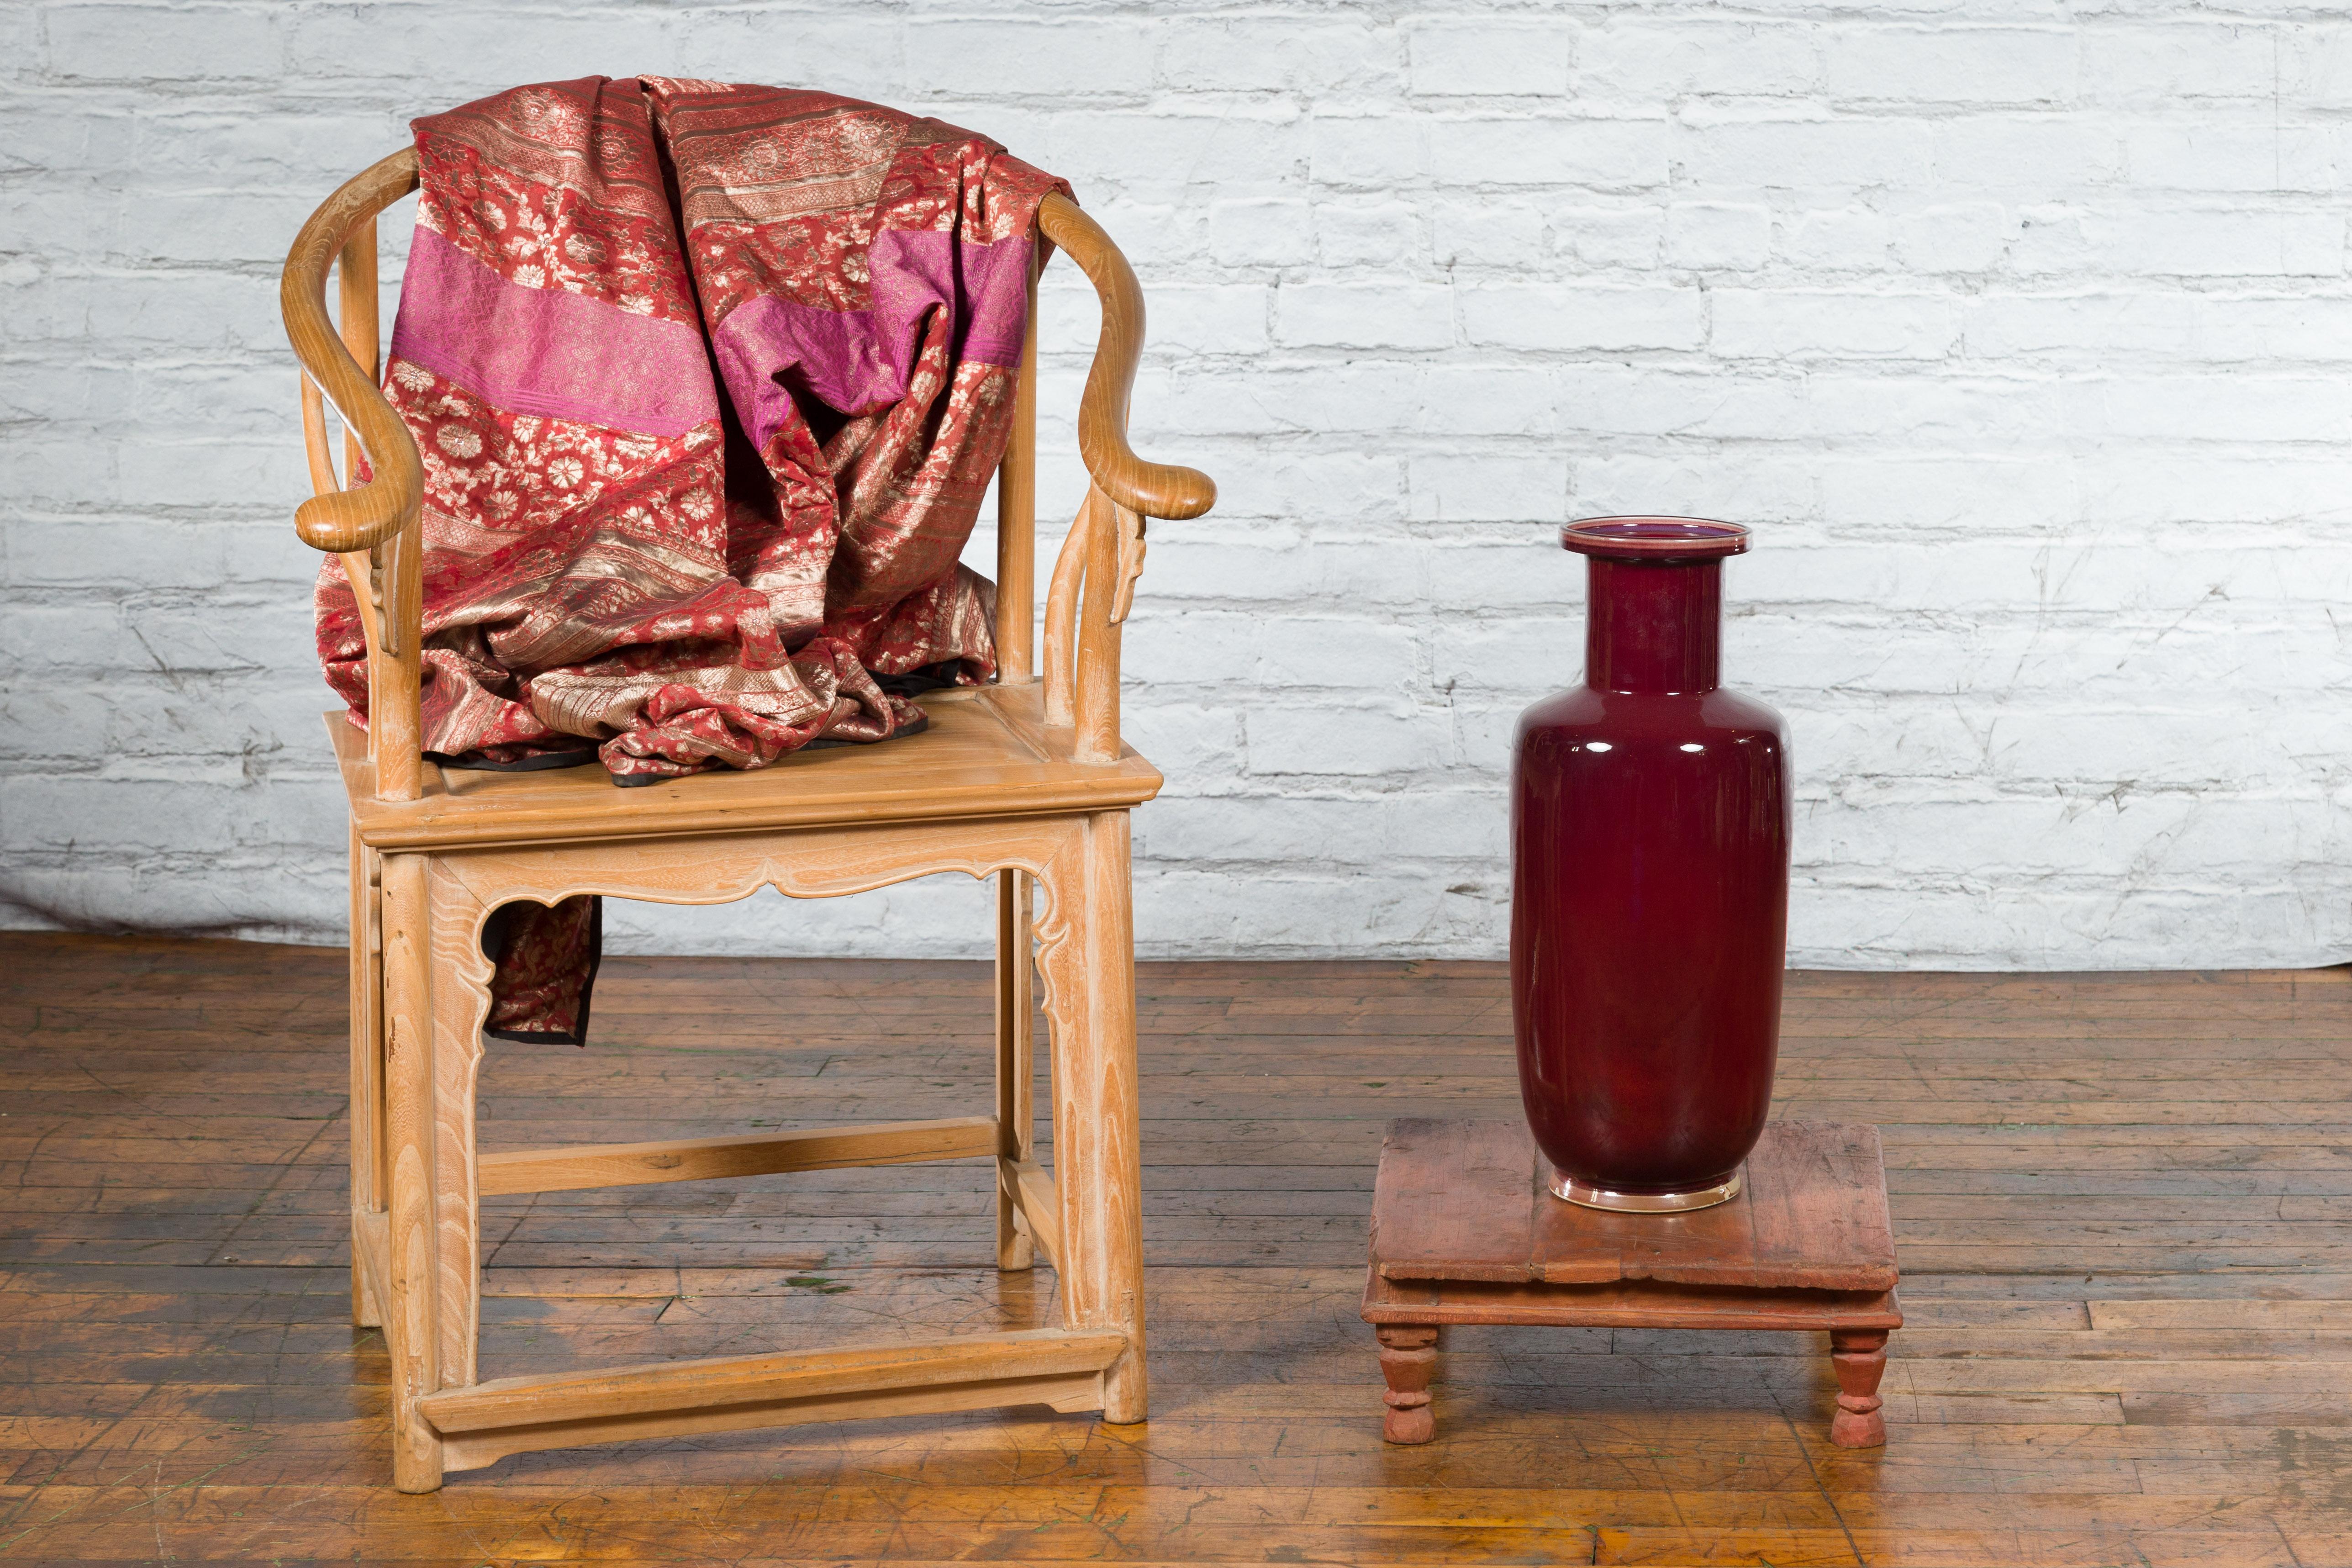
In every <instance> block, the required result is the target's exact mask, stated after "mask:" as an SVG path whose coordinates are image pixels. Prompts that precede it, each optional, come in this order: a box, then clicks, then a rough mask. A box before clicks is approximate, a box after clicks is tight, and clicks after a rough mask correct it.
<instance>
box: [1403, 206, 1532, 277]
mask: <svg viewBox="0 0 2352 1568" xmlns="http://www.w3.org/2000/svg"><path fill="white" fill-rule="evenodd" d="M1430 231H1431V236H1432V239H1431V255H1432V256H1433V258H1435V260H1436V261H1437V264H1438V265H1439V266H1441V267H1454V268H1472V269H1476V270H1482V271H1483V270H1485V269H1487V268H1503V269H1507V268H1520V267H1532V266H1534V265H1535V264H1537V263H1538V262H1539V261H1541V260H1542V259H1543V258H1544V216H1543V213H1542V211H1541V210H1540V209H1539V208H1537V207H1535V206H1532V205H1528V204H1527V203H1524V202H1517V201H1512V200H1509V199H1507V198H1504V197H1476V198H1473V199H1469V200H1453V201H1443V202H1440V203H1439V204H1438V205H1437V210H1436V213H1435V216H1433V218H1432V220H1431V223H1430Z"/></svg>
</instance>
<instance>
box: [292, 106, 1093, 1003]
mask: <svg viewBox="0 0 2352 1568" xmlns="http://www.w3.org/2000/svg"><path fill="white" fill-rule="evenodd" d="M415 133H416V146H417V153H418V162H419V167H420V174H421V178H422V190H421V192H420V195H419V197H418V202H417V215H416V229H415V240H414V242H413V245H412V247H411V251H410V256H409V261H408V268H407V272H406V274H405V276H404V279H403V280H402V286H401V300H400V312H399V316H398V319H397V321H395V323H394V329H393V335H392V342H391V348H390V353H389V355H388V358H387V363H386V370H385V379H384V385H385V390H386V393H387V395H389V396H390V398H391V400H392V403H393V405H394V407H395V408H396V409H398V410H399V412H400V414H401V416H402V417H403V418H404V419H405V420H406V421H407V423H408V426H409V428H410V429H411V430H412V431H413V432H414V433H415V437H416V441H417V446H418V447H419V449H420V450H421V451H422V453H423V455H424V460H425V514H424V530H425V649H424V658H425V687H424V694H423V695H424V721H425V747H426V750H427V751H428V752H431V753H432V754H434V755H435V756H436V758H439V759H443V760H445V761H446V762H448V763H454V764H456V765H461V766H462V765H488V766H507V767H513V766H533V765H537V766H547V765H551V764H554V763H562V762H565V761H571V760H579V761H583V762H584V761H586V760H588V754H589V753H590V752H593V755H594V758H595V759H596V760H597V761H600V762H601V763H603V764H604V768H605V769H606V771H607V772H608V773H610V774H611V775H612V777H613V780H614V783H615V784H632V783H650V782H653V781H654V780H656V779H659V778H663V777H670V776H675V775H677V774H681V773H696V772H699V771H701V770H703V769H706V768H710V767H719V766H724V767H736V768H752V767H759V766H761V765H763V764H765V763H772V762H773V761H774V760H775V759H776V758H778V757H780V756H782V755H784V754H785V753H787V752H792V751H793V750H796V749H797V748H799V747H801V746H804V745H807V744H809V743H810V742H815V741H820V740H824V741H835V742H876V741H885V740H887V739H889V738H890V737H891V736H893V735H896V734H901V733H904V732H906V731H908V730H909V729H911V728H915V727H919V725H920V723H921V722H922V714H921V710H920V709H919V707H917V706H916V704H915V703H913V702H912V701H910V700H908V698H907V697H906V696H903V695H899V694H898V692H896V691H894V690H892V689H887V687H889V686H896V687H898V688H900V689H907V688H908V685H909V684H910V683H909V682H908V681H904V680H899V679H893V678H904V677H916V676H919V675H926V676H931V677H942V676H943V677H945V678H948V679H960V680H963V681H982V680H985V679H989V678H990V677H991V676H992V674H993V673H994V669H995V650H994V647H993V643H992V636H991V629H990V628H991V621H992V587H991V585H990V584H989V583H988V582H987V581H986V580H985V579H983V578H982V577H979V576H978V575H976V574H973V573H971V572H970V571H969V570H967V569H966V568H964V567H963V566H962V565H961V564H960V563H959V559H958V558H959V556H960V555H961V552H962V549H963V546H964V543H965V541H966V540H967V539H968V538H969V537H970V534H971V528H972V525H973V522H974V521H975V520H976V518H977V516H978V513H979V508H980V502H981V499H982V494H983V492H984V491H985V489H986V488H987V485H988V481H989V478H990V476H991V475H992V473H993V472H994V471H995V468H996V465H997V462H998V460H999V459H1000V458H1002V457H1003V451H1004V446H1005V442H1006V440H1007V438H1008V437H1009V435H1010V432H1011V421H1012V414H1013V392H1014V384H1015V379H1016V377H1017V375H1018V368H1019V363H1020V357H1021V345H1022V341H1023V335H1024V328H1025V312H1026V309H1027V279H1028V274H1029V268H1030V262H1031V247H1032V240H1031V228H1032V221H1033V219H1034V216H1035V214H1036V209H1037V205H1038V204H1039V202H1041V201H1042V200H1043V199H1044V198H1045V195H1046V194H1047V193H1048V192H1049V191H1053V190H1055V189H1062V188H1066V187H1063V186H1062V185H1061V183H1060V182H1058V181H1056V180H1055V179H1054V178H1053V177H1052V176H1050V175H1047V174H1043V173H1041V172H1040V171H1038V170H1036V169H1034V168H1032V167H1031V166H1030V165H1028V164H1026V163H1022V162H1021V161H1019V160H1018V159H1015V158H1013V157H1011V156H1009V155H1008V154H1007V153H1005V152H1004V150H1003V148H1002V147H1000V146H998V145H997V144H996V143H995V142H991V141H989V140H987V139H986V138H984V137H981V136H977V135H974V134H973V133H971V132H967V131H960V130H958V129H956V128H955V127H953V126H950V125H947V124H943V123H941V122H940V121H936V120H927V119H920V118H918V117H915V116H911V115H908V114H902V113H900V112H898V110H890V109H885V108H882V107H880V106H878V105H876V104H870V103H861V102H858V101H856V100H852V99H845V98H839V97H835V96H834V95H832V94H829V93H820V92H808V91H800V90H795V89H778V88H764V87H746V86H734V85H730V84H727V83H722V82H708V81H688V80H678V79H664V78H657V77H645V78H635V79H607V78H603V77H589V78H584V79H581V80H577V81H567V82H548V83H541V84H538V85H535V86H530V87H520V88H515V89H510V90H509V91H506V92H502V93H499V94H498V95H496V96H495V97H491V98H487V99H483V100H480V101H478V102H476V103H470V104H467V105H466V106H465V107H464V108H461V109H456V110H450V111H448V112H447V113H445V114H436V115H432V116H429V117H427V118H425V119H422V120H419V121H415ZM317 623H318V636H319V651H320V659H321V661H322V662H323V664H324V665H325V668H326V673H327V679H328V681H329V683H330V684H331V686H333V687H334V689H336V690H337V691H338V692H339V693H341V696H342V697H343V699H344V700H345V702H346V703H347V704H348V705H349V707H350V709H351V711H352V717H353V721H355V722H361V723H364V722H365V719H366V703H367V671H366V649H365V646H364V643H363V641H362V634H361V629H360V622H359V616H358V610H357V605H356V604H355V602H354V600H353V597H352V591H351V588H350V585H349V584H348V583H347V582H345V580H344V579H343V577H342V574H341V569H340V567H339V566H337V565H336V564H334V563H329V565H328V569H327V571H326V572H325V573H324V574H322V575H321V576H320V583H319V590H318V595H317ZM886 683H887V684H886ZM594 930H595V922H594V921H593V920H591V919H589V918H587V917H586V916H585V915H583V913H582V912H580V911H579V910H572V911H569V912H566V911H565V910H539V907H538V906H535V905H526V906H521V907H520V908H519V909H517V910H514V911H512V913H511V916H510V918H509V921H508V922H507V925H506V927H505V928H504V931H503V947H504V950H505V951H506V952H509V953H510V954H516V955H520V954H523V953H526V952H528V953H530V954H531V955H532V961H531V963H530V965H529V966H528V967H529V968H530V979H529V982H528V984H524V983H523V979H522V977H521V976H520V974H519V973H509V970H510V969H514V968H516V967H517V966H516V965H514V964H509V963H501V964H500V966H499V967H500V973H499V983H498V984H496V985H494V994H493V1015H494V1016H495V1017H498V1018H499V1020H500V1023H501V1027H500V1031H499V1032H500V1033H502V1034H522V1035H531V1034H534V1033H537V1034H544V1035H546V1036H547V1037H551V1038H555V1037H576V1034H577V1029H576V1027H573V1026H572V1025H573V1023H574V1021H575V1020H577V1021H578V1022H581V1023H584V1019H585V1016H586V1002H587V993H586V977H587V976H588V975H590V974H593V948H594ZM550 942H569V943H570V949H569V951H572V952H574V959H573V961H572V963H571V964H570V968H569V970H568V971H565V970H564V966H563V965H562V964H561V963H555V962H554V961H553V960H551V958H550V956H549V954H550V946H549V944H550ZM566 973H571V974H576V975H577V976H578V977H579V984H577V985H576V986H570V987H569V988H568V989H567V985H566V983H565V974H566ZM541 998H560V1000H554V1001H541V1000H539V999H541ZM535 1024H536V1025H538V1026H539V1027H534V1025H535Z"/></svg>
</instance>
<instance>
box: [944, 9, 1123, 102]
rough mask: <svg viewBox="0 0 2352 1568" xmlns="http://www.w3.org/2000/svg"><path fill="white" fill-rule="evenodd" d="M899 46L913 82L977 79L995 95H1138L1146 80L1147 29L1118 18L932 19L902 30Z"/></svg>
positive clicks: (1064, 96)
mask: <svg viewBox="0 0 2352 1568" xmlns="http://www.w3.org/2000/svg"><path fill="white" fill-rule="evenodd" d="M905 48H906V51H907V71H908V77H909V79H911V80H913V81H917V82H960V81H974V80H978V81H985V82H987V83H989V84H990V86H991V89H992V90H993V91H995V92H1000V93H1039V94H1046V95H1050V96H1052V97H1055V98H1069V97H1089V96H1097V95H1102V94H1110V93H1140V92H1144V91H1148V90H1149V89H1150V87H1151V84H1152V48H1151V37H1150V33H1148V32H1147V31H1145V30H1144V29H1142V28H1139V27H1134V26H1126V25H1124V24H1122V23H1119V22H1117V21H1108V20H1106V21H1099V22H1097V21H1090V20H1086V19H1083V18H1079V17H1067V18H1062V19H1058V20H1055V21H1053V22H1024V21H1013V20H1010V19H1007V18H1003V17H994V16H992V17H987V18H974V19H971V20H964V19H961V18H953V19H950V18H947V17H932V18H926V19H925V20H924V21H923V22H922V24H921V25H920V26H910V27H908V28H907V29H906V33H905ZM1074 66H1075V67H1076V68H1075V69H1074V68H1073V67H1074Z"/></svg>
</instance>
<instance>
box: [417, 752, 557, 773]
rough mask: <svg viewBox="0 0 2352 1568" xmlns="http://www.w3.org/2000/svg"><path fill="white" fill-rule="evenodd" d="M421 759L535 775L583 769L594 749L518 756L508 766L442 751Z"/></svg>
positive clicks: (476, 754)
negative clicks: (562, 769) (549, 771)
mask: <svg viewBox="0 0 2352 1568" xmlns="http://www.w3.org/2000/svg"><path fill="white" fill-rule="evenodd" d="M595 760H596V748H595V747H593V746H591V747H589V748H588V749H587V750H586V751H584V752H540V753H538V754H537V755H535V756H529V757H518V758H516V759H515V760H514V761H513V762H510V763H494V762H492V761H490V760H489V759H488V757H485V756H483V755H482V753H481V752H460V753H458V754H457V756H454V757H453V756H450V755H449V754H448V753H447V752H425V761H426V762H428V763H434V764H436V766H440V767H445V768H461V769H463V770H465V771H466V772H467V773H542V772H544V771H546V770H547V769H549V768H578V767H585V766H587V765H588V764H589V763H593V762H594V761H595Z"/></svg>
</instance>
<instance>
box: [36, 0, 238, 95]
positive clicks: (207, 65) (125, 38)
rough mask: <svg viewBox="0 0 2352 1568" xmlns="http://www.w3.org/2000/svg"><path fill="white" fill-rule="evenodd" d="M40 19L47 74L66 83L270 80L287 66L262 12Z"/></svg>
mask: <svg viewBox="0 0 2352 1568" xmlns="http://www.w3.org/2000/svg"><path fill="white" fill-rule="evenodd" d="M45 19H46V21H47V32H48V44H49V47H48V68H49V70H50V72H51V73H52V74H54V75H56V76H58V77H62V78H65V79H69V80H70V79H82V80H92V81H119V82H150V81H188V80H195V79H224V78H226V79H275V78H276V77H278V75H279V73H280V72H281V71H282V70H283V69H284V68H285V65H284V45H283V43H282V41H281V40H280V38H279V36H278V24H277V21H276V18H275V17H274V16H272V15H271V13H270V11H269V10H268V9H267V8H264V7H247V6H236V7H231V6H226V5H207V6H201V7H198V6H190V7H186V8H182V7H178V6H168V7H167V6H163V5H53V6H50V7H48V8H47V16H46V18H45Z"/></svg>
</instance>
